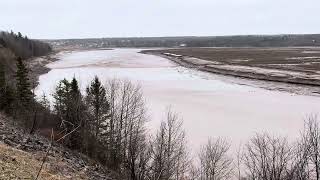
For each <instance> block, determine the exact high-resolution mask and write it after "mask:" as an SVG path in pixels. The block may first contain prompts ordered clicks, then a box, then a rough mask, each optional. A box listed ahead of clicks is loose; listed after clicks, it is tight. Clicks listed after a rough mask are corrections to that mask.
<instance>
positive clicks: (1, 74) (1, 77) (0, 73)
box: [0, 62, 6, 88]
mask: <svg viewBox="0 0 320 180" xmlns="http://www.w3.org/2000/svg"><path fill="white" fill-rule="evenodd" d="M5 86H6V75H5V71H4V65H3V64H2V63H1V62H0V88H3V87H5Z"/></svg>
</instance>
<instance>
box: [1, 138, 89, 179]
mask: <svg viewBox="0 0 320 180" xmlns="http://www.w3.org/2000/svg"><path fill="white" fill-rule="evenodd" d="M42 157H43V154H32V153H28V152H25V151H21V150H18V149H15V148H12V147H9V146H7V145H5V144H0V179H3V180H5V179H34V178H35V177H36V175H37V173H38V170H39V169H40V166H41V163H42ZM47 161H48V163H47V164H46V165H44V167H43V169H42V171H41V174H40V176H39V177H40V178H39V179H52V180H53V179H88V177H87V176H86V175H85V174H84V173H83V172H77V171H74V170H72V169H71V168H70V167H69V166H68V164H67V163H66V162H62V161H61V160H60V159H58V158H55V157H49V158H48V159H47ZM66 171H68V172H69V173H68V175H67V176H66V175H65V174H62V172H66Z"/></svg>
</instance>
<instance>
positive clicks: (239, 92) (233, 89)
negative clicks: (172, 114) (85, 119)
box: [36, 49, 320, 152]
mask: <svg viewBox="0 0 320 180" xmlns="http://www.w3.org/2000/svg"><path fill="white" fill-rule="evenodd" d="M139 51H140V50H139V49H115V50H91V51H73V52H61V53H59V54H58V55H57V56H58V58H59V59H60V60H59V61H56V62H54V63H51V64H49V65H48V67H49V68H50V69H51V71H50V72H48V73H47V74H44V75H41V76H40V78H39V86H38V87H37V88H36V94H37V96H38V97H39V96H41V95H42V94H43V93H46V94H47V95H49V97H50V95H51V94H52V93H53V90H54V88H55V85H56V84H57V83H58V81H59V80H61V79H63V78H67V79H71V78H72V77H76V78H77V79H78V80H79V82H80V87H81V89H82V90H84V88H85V87H86V86H87V84H88V83H89V82H90V80H91V79H93V77H94V76H95V75H97V76H99V77H100V79H101V80H102V81H103V82H106V81H107V79H111V78H125V79H130V80H132V81H133V82H135V83H139V84H140V85H141V87H142V90H143V93H144V95H145V98H146V103H147V106H148V109H149V111H148V113H149V116H150V121H149V122H148V126H149V127H150V130H151V132H154V130H155V129H156V127H158V126H159V124H160V122H161V120H163V119H164V116H165V110H166V108H167V107H168V106H171V107H172V109H173V110H174V111H176V112H177V113H178V114H179V115H180V117H181V118H183V120H184V128H185V130H186V133H187V138H188V143H189V144H190V146H191V147H192V149H193V151H194V152H196V151H197V149H198V148H199V146H200V145H201V144H203V143H205V142H206V140H207V138H208V137H218V136H222V137H225V138H227V139H229V140H231V141H232V147H233V149H235V148H236V147H237V146H238V145H239V144H241V143H244V142H245V141H246V140H247V139H248V138H249V137H251V136H253V135H254V134H255V133H256V132H268V133H272V134H275V135H282V136H287V137H289V138H290V139H293V138H296V137H298V136H299V132H300V131H301V129H302V128H303V122H304V119H305V118H306V117H307V116H308V115H311V114H316V113H319V112H320V97H316V96H308V95H299V94H294V93H289V92H281V91H277V90H267V89H265V88H260V87H259V86H256V85H255V84H254V83H250V82H249V83H248V82H247V81H246V83H243V82H244V81H243V80H241V79H237V78H233V77H225V76H220V75H214V74H209V73H204V72H199V71H196V70H192V69H186V68H183V67H179V66H177V65H175V64H174V63H172V62H171V61H169V60H167V59H165V58H162V57H158V56H153V55H146V54H141V53H138V52H139ZM270 86H276V84H271V85H270ZM50 98H52V97H50Z"/></svg>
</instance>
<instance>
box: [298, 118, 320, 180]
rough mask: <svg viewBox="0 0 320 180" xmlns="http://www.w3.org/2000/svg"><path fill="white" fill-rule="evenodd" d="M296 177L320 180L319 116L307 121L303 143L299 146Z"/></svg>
mask: <svg viewBox="0 0 320 180" xmlns="http://www.w3.org/2000/svg"><path fill="white" fill-rule="evenodd" d="M295 154H296V163H295V169H296V171H295V176H298V177H300V179H316V180H319V178H320V126H319V123H318V121H317V116H310V117H309V118H308V119H307V120H306V121H305V127H304V131H303V134H302V138H301V141H300V142H299V143H298V145H297V152H296V153H295Z"/></svg>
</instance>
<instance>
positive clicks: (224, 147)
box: [199, 138, 233, 180]
mask: <svg viewBox="0 0 320 180" xmlns="http://www.w3.org/2000/svg"><path fill="white" fill-rule="evenodd" d="M229 148H230V143H229V142H228V141H226V140H225V139H222V138H217V139H209V140H208V142H207V144H206V145H203V146H202V147H201V150H200V154H199V159H200V179H203V180H222V179H229V178H230V177H231V176H232V171H233V165H232V159H231V158H230V157H229V156H228V154H227V153H228V150H229Z"/></svg>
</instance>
